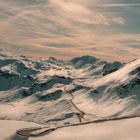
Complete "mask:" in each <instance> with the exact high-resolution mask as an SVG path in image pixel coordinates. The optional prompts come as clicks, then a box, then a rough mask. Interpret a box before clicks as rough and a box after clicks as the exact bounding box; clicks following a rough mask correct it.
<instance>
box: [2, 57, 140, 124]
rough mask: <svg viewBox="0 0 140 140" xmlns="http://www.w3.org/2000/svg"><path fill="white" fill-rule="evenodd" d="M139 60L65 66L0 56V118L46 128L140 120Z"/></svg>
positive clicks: (88, 61)
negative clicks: (32, 123)
mask: <svg viewBox="0 0 140 140" xmlns="http://www.w3.org/2000/svg"><path fill="white" fill-rule="evenodd" d="M139 92H140V59H137V60H133V61H132V62H130V63H128V64H123V63H121V62H112V63H109V62H106V61H103V60H99V59H96V58H94V57H91V56H83V57H77V58H74V59H73V60H70V61H69V62H64V61H60V60H57V59H55V58H53V57H51V58H49V59H48V60H33V59H31V58H26V57H24V56H21V57H18V58H16V57H14V56H9V55H4V54H2V55H0V110H1V111H0V119H2V120H15V121H27V122H35V123H38V124H43V125H45V126H46V125H47V126H51V125H53V126H55V127H56V126H57V127H58V126H59V127H60V126H61V127H63V126H66V125H73V124H84V123H87V122H88V123H90V122H93V121H96V120H102V119H112V118H113V119H115V118H122V117H137V116H139V115H140V93H139Z"/></svg>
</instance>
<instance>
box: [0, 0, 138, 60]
mask: <svg viewBox="0 0 140 140" xmlns="http://www.w3.org/2000/svg"><path fill="white" fill-rule="evenodd" d="M0 48H1V49H3V50H5V51H9V52H12V53H13V54H16V55H27V56H30V57H35V58H39V57H43V58H46V57H50V56H53V57H56V58H59V59H66V60H67V59H71V58H72V57H77V56H82V55H91V56H95V57H98V58H102V59H106V60H120V61H130V60H132V59H135V58H139V57H140V0H0Z"/></svg>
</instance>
